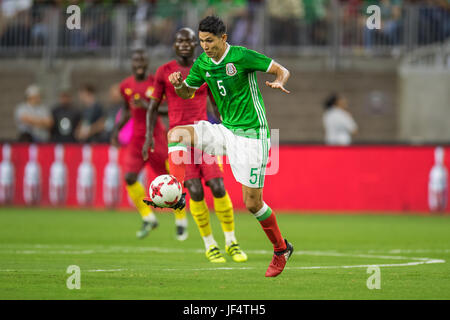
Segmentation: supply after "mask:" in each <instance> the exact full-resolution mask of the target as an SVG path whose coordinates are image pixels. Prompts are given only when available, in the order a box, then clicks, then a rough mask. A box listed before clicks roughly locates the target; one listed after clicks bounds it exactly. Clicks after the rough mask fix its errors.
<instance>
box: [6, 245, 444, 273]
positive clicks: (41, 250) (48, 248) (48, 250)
mask: <svg viewBox="0 0 450 320" xmlns="http://www.w3.org/2000/svg"><path fill="white" fill-rule="evenodd" d="M17 246H19V247H20V246H22V247H23V246H24V245H16V246H13V247H17ZM1 247H2V246H0V254H2V253H9V254H11V253H13V254H74V255H80V254H98V253H145V252H158V253H202V254H203V253H204V251H203V250H202V249H176V248H161V247H124V246H110V247H98V248H96V249H90V250H74V249H75V248H77V247H76V246H72V245H58V246H52V245H39V244H37V245H31V247H33V248H34V249H35V250H13V249H12V248H10V249H9V250H2V249H1ZM4 247H6V246H4ZM27 247H28V248H29V247H30V246H27ZM55 247H56V248H65V249H64V250H55V249H52V248H55ZM36 249H37V250H36ZM67 249H72V250H67ZM395 250H396V251H398V252H399V253H400V250H401V249H395ZM445 250H447V249H445ZM391 251H393V250H391ZM406 251H407V250H403V251H402V252H404V253H406ZM246 252H247V253H248V254H264V255H272V251H268V250H248V251H246ZM370 252H374V251H370ZM433 252H434V251H433ZM411 253H412V252H411ZM294 254H295V255H311V256H327V257H352V258H369V259H382V260H389V259H392V260H415V261H409V262H405V263H391V264H360V265H347V266H344V265H342V266H309V267H289V266H288V267H286V268H287V269H296V270H315V269H348V268H367V267H370V266H378V267H407V266H417V265H422V264H432V263H445V262H446V261H445V260H443V259H432V258H425V257H405V256H393V255H374V254H360V253H358V254H356V253H340V252H336V251H331V252H330V251H294ZM252 269H256V268H255V267H215V268H191V269H186V268H166V269H161V270H163V271H176V270H183V271H200V270H252ZM125 270H127V269H93V270H87V271H88V272H119V271H125ZM19 271H20V270H11V269H4V270H1V269H0V272H19ZM30 271H33V272H36V271H37V272H39V271H45V270H30Z"/></svg>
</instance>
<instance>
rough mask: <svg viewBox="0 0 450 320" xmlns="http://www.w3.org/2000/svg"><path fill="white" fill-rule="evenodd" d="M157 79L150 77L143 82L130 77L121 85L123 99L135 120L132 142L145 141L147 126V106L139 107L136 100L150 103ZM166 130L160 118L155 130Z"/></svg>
mask: <svg viewBox="0 0 450 320" xmlns="http://www.w3.org/2000/svg"><path fill="white" fill-rule="evenodd" d="M154 83H155V77H154V76H153V75H149V76H148V78H147V79H145V80H143V81H137V80H136V79H135V78H134V76H130V77H128V78H126V79H125V80H123V81H122V82H121V83H120V93H121V94H122V97H123V99H124V100H125V102H126V103H127V104H128V107H129V108H130V110H131V116H132V117H133V119H134V123H133V134H132V136H131V139H132V140H135V139H140V140H144V139H145V133H146V130H147V126H146V113H147V106H146V107H145V108H142V107H139V106H137V105H136V104H135V99H144V100H145V101H147V102H149V101H150V96H151V95H152V93H153V90H154ZM159 129H164V125H163V124H162V122H161V119H160V118H159V117H158V120H157V123H156V126H155V130H159Z"/></svg>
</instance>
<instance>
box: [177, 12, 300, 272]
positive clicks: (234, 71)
mask: <svg viewBox="0 0 450 320" xmlns="http://www.w3.org/2000/svg"><path fill="white" fill-rule="evenodd" d="M199 40H200V45H201V47H202V48H203V50H204V53H202V54H201V55H200V56H199V58H198V59H197V60H196V61H195V63H194V65H193V66H192V68H191V70H190V72H189V75H188V76H187V78H186V79H185V80H183V77H182V75H181V73H180V72H174V73H172V74H170V76H169V81H170V82H171V83H172V85H173V86H174V88H175V91H176V93H177V95H179V96H180V97H181V98H184V99H190V98H192V97H193V95H194V93H195V91H196V90H197V89H198V88H200V86H201V85H202V84H203V83H205V82H206V83H207V84H208V87H209V88H210V90H211V92H212V95H213V97H214V100H215V102H216V104H217V107H218V109H219V112H220V114H221V116H222V123H221V124H211V123H209V122H207V121H200V122H198V123H196V124H193V125H187V126H178V127H175V128H172V129H171V130H170V131H169V133H168V143H169V166H170V172H171V174H172V175H174V176H175V177H176V178H177V179H178V180H179V181H181V182H182V181H183V180H184V174H185V163H187V161H188V158H187V157H186V150H187V146H193V147H196V148H199V149H202V150H204V151H205V152H207V153H210V154H213V155H223V154H226V155H227V157H228V161H229V163H230V166H231V169H232V172H233V175H234V177H235V179H236V180H237V181H238V182H239V183H241V184H242V191H243V197H244V203H245V206H246V207H247V209H248V210H249V211H250V212H251V213H252V214H253V215H254V216H255V217H256V219H257V220H258V221H259V223H260V224H261V226H262V228H263V230H264V232H265V233H266V235H267V237H268V238H269V240H270V241H271V242H272V244H273V247H274V255H273V258H272V261H271V263H270V265H269V267H268V269H267V272H266V277H275V276H277V275H279V274H280V273H281V272H282V271H283V269H284V267H285V265H286V261H287V260H288V259H289V257H290V256H291V254H292V252H293V250H294V248H293V246H292V244H291V243H289V242H288V241H287V240H286V239H284V238H283V237H282V235H281V232H280V229H279V228H278V224H277V221H276V218H275V215H274V213H273V212H272V210H271V209H270V207H269V206H268V205H267V204H266V203H265V202H264V201H263V198H262V194H263V186H264V176H265V169H266V166H267V161H268V155H269V149H270V133H269V127H268V125H267V120H266V116H265V109H264V102H263V99H262V96H261V93H260V91H259V88H258V85H257V82H256V74H255V72H256V71H262V72H268V73H270V74H273V75H275V76H276V78H275V80H274V81H272V82H269V81H266V85H267V86H269V87H271V88H274V89H279V90H281V91H282V92H285V93H289V91H288V90H286V89H285V88H284V86H285V84H286V82H287V80H288V78H289V75H290V74H289V71H288V70H287V69H286V68H284V67H283V66H281V65H280V64H278V63H277V62H275V61H274V60H272V59H270V58H268V57H266V56H265V55H263V54H261V53H258V52H256V51H253V50H249V49H247V48H244V47H239V46H231V45H229V44H228V43H227V34H226V27H225V24H224V23H223V21H222V20H221V19H220V18H218V17H216V16H208V17H206V18H204V19H203V20H202V21H201V22H200V24H199ZM182 200H183V199H182ZM177 205H178V206H184V203H183V201H180V202H179V203H178V204H177ZM177 205H176V206H177Z"/></svg>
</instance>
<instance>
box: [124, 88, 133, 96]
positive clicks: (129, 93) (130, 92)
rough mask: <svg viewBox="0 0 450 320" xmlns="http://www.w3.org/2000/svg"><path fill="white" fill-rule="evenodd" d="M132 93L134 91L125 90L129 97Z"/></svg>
mask: <svg viewBox="0 0 450 320" xmlns="http://www.w3.org/2000/svg"><path fill="white" fill-rule="evenodd" d="M132 93H133V90H131V89H130V88H126V89H125V94H126V95H127V96H131V94H132Z"/></svg>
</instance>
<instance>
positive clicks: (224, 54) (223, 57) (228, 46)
mask: <svg viewBox="0 0 450 320" xmlns="http://www.w3.org/2000/svg"><path fill="white" fill-rule="evenodd" d="M226 44H227V49H226V50H225V52H224V53H223V56H222V58H220V60H219V61H217V62H216V61H215V60H214V59H213V58H211V61H212V62H214V63H215V64H216V65H217V64H220V63H221V62H222V61H223V59H225V57H226V56H227V54H228V51H230V47H231V46H230V45H229V44H228V42H227V43H226Z"/></svg>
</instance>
